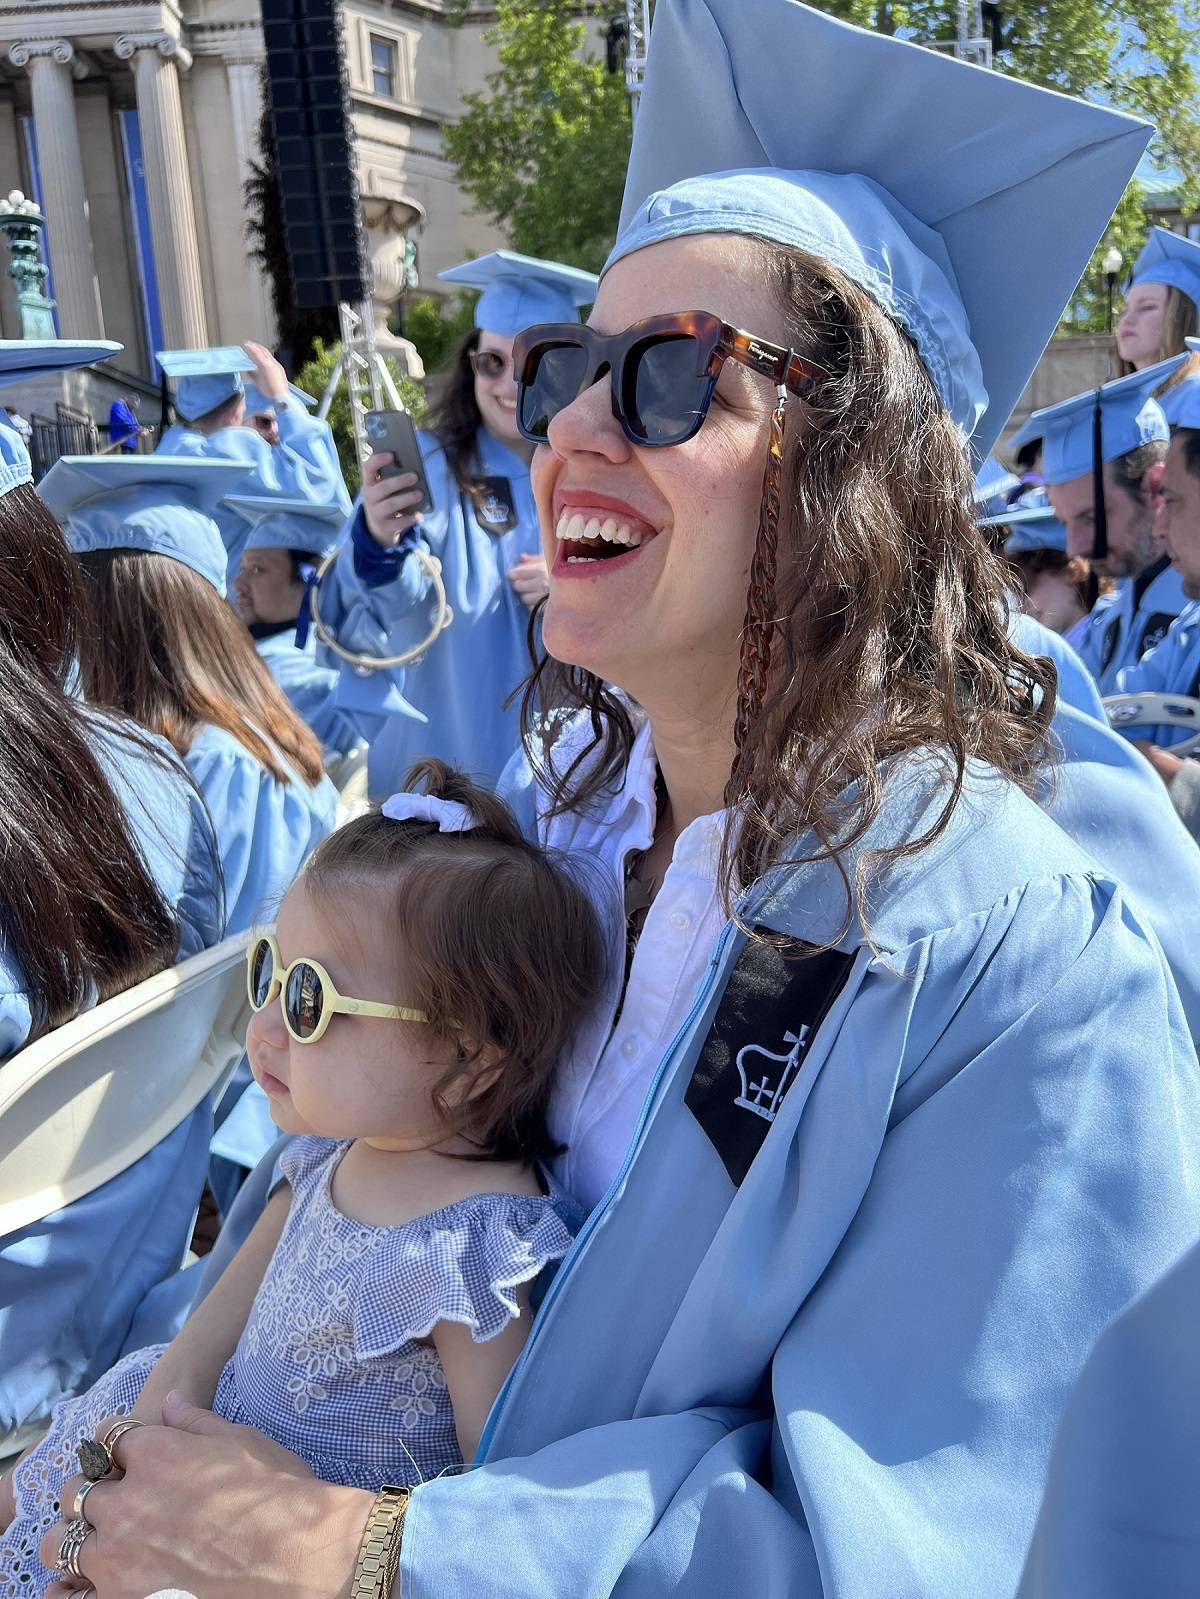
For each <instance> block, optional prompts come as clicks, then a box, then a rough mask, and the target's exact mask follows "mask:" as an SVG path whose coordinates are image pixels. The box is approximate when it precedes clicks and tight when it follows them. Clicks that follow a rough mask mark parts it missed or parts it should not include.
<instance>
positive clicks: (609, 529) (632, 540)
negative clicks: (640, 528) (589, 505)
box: [554, 511, 645, 549]
mask: <svg viewBox="0 0 1200 1599" xmlns="http://www.w3.org/2000/svg"><path fill="white" fill-rule="evenodd" d="M554 536H555V537H556V538H557V539H558V540H559V542H560V543H565V542H569V543H571V544H585V543H588V542H592V543H596V542H598V541H599V540H600V539H603V540H604V542H605V543H606V544H625V545H628V546H629V547H630V548H631V549H636V548H637V546H638V545H639V544H642V543H644V542H645V535H644V534H642V533H638V532H636V531H635V530H634V529H633V528H631V527H630V526H629V524H628V523H627V522H618V521H617V520H616V518H615V517H611V516H610V517H607V518H605V519H604V520H603V521H601V519H600V518H599V517H597V516H589V517H584V516H583V515H582V513H581V512H579V511H575V512H573V513H572V512H571V511H563V512H562V514H561V515H560V516H559V519H558V526H557V527H556V528H555V529H554Z"/></svg>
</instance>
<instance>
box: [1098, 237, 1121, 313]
mask: <svg viewBox="0 0 1200 1599" xmlns="http://www.w3.org/2000/svg"><path fill="white" fill-rule="evenodd" d="M1124 265H1125V257H1124V256H1123V255H1122V254H1121V252H1120V250H1118V249H1117V247H1116V245H1115V244H1110V245H1109V247H1108V249H1107V250H1105V252H1104V259H1103V260H1102V261H1101V263H1100V270H1101V271H1102V272H1103V273H1104V285H1105V288H1106V289H1107V291H1108V309H1107V312H1106V314H1105V321H1104V326H1105V331H1106V332H1108V333H1111V332H1112V313H1113V290H1114V289H1115V288H1116V286H1117V274H1118V272H1120V270H1121V268H1122V267H1123V266H1124Z"/></svg>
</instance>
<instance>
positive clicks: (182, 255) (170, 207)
mask: <svg viewBox="0 0 1200 1599" xmlns="http://www.w3.org/2000/svg"><path fill="white" fill-rule="evenodd" d="M113 49H114V50H115V52H116V54H117V55H118V57H119V58H120V59H121V60H122V61H132V62H133V73H134V86H135V89H136V92H137V109H138V125H139V127H140V129H141V134H142V158H143V160H144V162H145V167H146V196H147V199H148V201H149V206H150V231H151V234H152V235H153V238H154V266H155V275H156V276H157V279H158V297H159V304H160V307H161V310H162V323H163V337H164V338H165V339H166V341H167V345H168V346H169V347H170V348H171V349H190V350H201V349H204V348H205V347H206V346H207V344H208V329H207V322H206V319H205V315H204V287H203V282H202V279H201V276H200V249H199V246H198V244H197V242H196V217H195V211H194V209H193V206H192V185H191V179H190V178H189V176H188V163H187V145H186V142H185V138H184V131H183V106H182V104H181V103H180V99H179V69H180V68H182V69H183V70H184V71H185V72H186V71H187V69H188V68H189V67H190V66H191V64H192V58H191V56H190V55H189V54H188V52H187V51H186V50H185V49H184V48H183V46H182V45H181V44H180V43H179V41H178V39H175V38H173V37H172V36H171V35H170V34H168V33H151V34H122V35H121V36H120V38H118V39H117V40H116V42H115V44H114V45H113Z"/></svg>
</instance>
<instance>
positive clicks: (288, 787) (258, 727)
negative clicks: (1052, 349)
mask: <svg viewBox="0 0 1200 1599" xmlns="http://www.w3.org/2000/svg"><path fill="white" fill-rule="evenodd" d="M247 437H249V435H247ZM101 471H104V472H105V474H106V475H105V476H104V477H103V479H100V478H99V477H98V473H99V472H101ZM213 474H220V475H221V476H223V477H225V478H228V477H235V478H236V476H237V469H236V466H231V465H230V464H229V463H222V464H216V463H213V462H212V461H209V460H206V459H189V458H187V457H184V456H180V457H176V458H174V459H171V458H167V457H164V456H162V455H146V456H126V457H124V458H123V459H121V458H114V457H106V458H105V459H104V461H103V463H98V462H96V461H94V460H93V459H92V458H91V457H76V458H71V457H64V459H63V460H61V461H58V462H57V463H56V464H55V465H54V466H53V467H52V468H51V470H50V472H48V473H47V475H46V477H45V479H44V483H43V490H44V492H45V494H46V497H47V500H48V501H49V503H51V505H52V507H53V509H54V510H55V511H56V513H57V514H59V515H60V516H61V517H63V518H65V520H66V524H67V540H68V543H69V544H70V546H71V548H72V549H73V550H75V551H76V552H77V553H78V555H79V558H80V564H81V566H82V567H83V573H84V577H85V579H86V588H87V592H88V597H89V601H90V616H91V625H90V627H89V628H88V630H87V632H86V633H85V635H84V637H83V639H82V640H81V643H80V651H79V667H80V676H81V680H82V684H83V691H84V695H85V697H86V698H88V699H90V700H94V701H96V702H97V703H98V704H101V705H110V706H115V707H116V708H118V709H120V710H121V711H123V712H124V713H125V714H126V715H128V716H131V717H133V719H134V720H135V721H137V722H140V723H141V725H142V726H143V727H146V728H149V729H150V730H151V731H152V732H156V733H160V734H161V735H162V736H163V737H165V738H167V739H168V740H169V741H170V742H171V743H172V744H173V745H174V747H175V749H176V750H177V751H178V752H179V754H180V755H181V756H182V757H183V759H184V760H185V762H186V763H187V766H188V768H189V770H190V771H191V773H192V776H193V777H194V778H195V780H196V785H197V787H198V788H199V789H200V792H201V793H202V794H203V796H204V800H205V804H206V805H207V806H208V812H209V815H210V816H211V817H212V820H213V826H214V827H215V829H216V834H217V844H218V848H219V850H220V855H221V863H222V868H223V871H224V877H225V899H226V913H227V917H228V930H229V932H231V933H240V932H242V931H244V930H245V929H246V928H248V927H249V926H251V924H252V923H253V922H254V921H255V919H256V918H258V917H259V916H261V915H263V914H264V912H265V913H268V914H269V911H270V908H271V907H272V906H273V904H274V903H275V901H276V900H277V899H278V897H279V896H280V895H281V894H282V893H283V892H285V891H286V889H287V888H288V887H289V885H290V884H291V882H292V879H293V878H294V877H295V875H296V872H297V871H298V869H299V867H300V866H301V864H302V863H303V861H304V859H305V858H306V856H307V855H308V853H309V851H310V850H311V849H312V847H313V846H314V844H316V843H318V842H319V841H320V840H321V839H322V838H324V837H325V835H326V834H327V833H328V832H330V831H331V830H332V828H333V825H334V820H335V817H336V812H337V795H336V794H335V793H334V790H333V786H332V784H331V783H330V782H329V779H328V778H327V777H326V776H325V775H324V770H323V766H322V761H321V749H320V745H319V744H318V743H317V741H316V739H315V738H314V737H313V735H312V734H311V733H310V732H309V730H308V729H307V728H306V727H305V726H304V724H303V723H302V722H301V721H300V719H299V718H298V717H297V715H296V713H295V712H294V711H293V710H292V708H291V706H290V705H289V704H288V702H287V700H286V699H285V698H284V696H283V694H282V692H281V691H280V689H279V688H278V687H277V686H276V684H275V682H274V680H273V679H272V677H271V674H270V672H269V671H268V670H267V668H266V666H265V665H264V664H263V662H262V661H261V660H260V658H259V656H258V654H257V652H256V650H255V648H254V644H253V642H252V640H251V639H250V637H249V635H248V634H247V632H246V629H245V627H244V625H243V624H242V622H241V621H240V620H239V619H238V617H237V616H236V615H235V614H234V612H233V610H232V608H231V607H230V606H229V605H228V604H227V603H226V601H225V557H224V545H223V544H222V542H221V535H220V533H219V532H218V530H217V527H216V524H215V522H214V521H213V519H212V517H211V516H210V515H208V514H206V512H205V510H204V509H203V506H204V505H205V504H211V503H212V502H213V501H214V500H216V499H217V498H218V497H220V498H224V496H225V494H226V493H228V489H229V485H228V484H227V483H225V482H217V481H215V479H213ZM206 477H207V478H209V479H210V480H211V481H210V482H209V483H207V484H206V481H205V479H206ZM118 483H119V485H120V486H117V485H118Z"/></svg>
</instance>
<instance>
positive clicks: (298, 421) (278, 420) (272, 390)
mask: <svg viewBox="0 0 1200 1599" xmlns="http://www.w3.org/2000/svg"><path fill="white" fill-rule="evenodd" d="M158 362H159V365H160V366H161V367H162V369H163V371H164V372H165V373H166V374H167V376H168V377H173V378H176V379H177V380H178V381H177V384H176V390H175V409H176V411H177V413H178V415H179V417H180V420H179V422H177V423H176V424H175V425H174V426H173V427H170V428H168V429H167V431H166V432H165V433H164V434H163V436H162V438H161V439H160V441H159V445H158V450H157V452H156V453H157V454H159V455H184V456H192V457H199V458H203V459H205V460H217V461H228V462H231V463H233V464H235V465H239V464H240V465H241V466H242V467H243V469H244V476H243V478H242V480H241V485H240V486H241V489H242V492H243V493H244V494H282V495H285V496H287V497H288V498H289V499H301V500H305V501H307V502H308V503H309V504H310V505H316V506H322V507H323V506H327V505H329V506H337V507H338V508H339V509H340V510H341V512H342V514H343V515H345V514H347V513H348V512H349V510H350V496H349V495H348V494H347V492H346V483H345V479H344V478H343V477H342V469H341V465H340V463H339V461H338V456H337V450H336V448H335V446H334V443H333V435H332V434H331V432H330V430H329V424H328V423H327V422H322V421H319V420H318V419H317V418H316V417H312V416H309V414H308V412H307V410H306V409H305V406H304V405H303V404H302V403H301V402H300V401H299V400H297V399H294V398H293V397H292V394H291V388H290V385H289V384H288V381H287V377H286V375H285V373H284V370H283V367H282V366H281V365H280V364H279V362H278V361H277V360H276V359H275V357H274V356H273V355H272V354H271V353H270V351H269V350H267V349H265V348H264V347H263V346H262V345H261V344H249V345H247V347H246V348H245V349H242V348H241V347H240V346H232V347H230V348H228V349H219V350H160V351H159V352H158ZM247 372H252V373H253V382H254V386H255V390H256V392H257V393H258V394H259V395H260V396H262V397H265V398H266V399H268V400H269V403H270V406H271V408H272V410H273V411H274V415H275V427H276V431H277V432H278V435H279V442H278V443H277V444H276V445H274V446H272V445H271V444H269V443H268V442H267V440H266V439H265V438H262V437H261V436H260V435H259V433H258V432H256V431H255V429H254V428H252V427H246V426H244V423H245V420H246V400H245V390H246V385H245V380H244V374H245V373H247ZM298 392H302V391H298ZM304 398H305V399H306V400H307V399H308V398H309V396H307V395H306V396H304ZM215 521H216V523H217V526H218V527H219V528H220V530H221V537H222V539H223V540H224V542H225V551H226V555H227V557H228V563H227V569H226V576H227V578H228V579H229V580H230V581H232V579H233V577H234V576H235V575H236V573H237V569H238V562H239V561H240V560H241V558H242V549H243V547H244V541H245V535H246V524H245V522H244V521H243V520H242V518H241V517H240V516H238V515H236V513H234V512H231V511H228V510H226V509H225V508H224V507H218V508H217V510H216V512H215Z"/></svg>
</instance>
